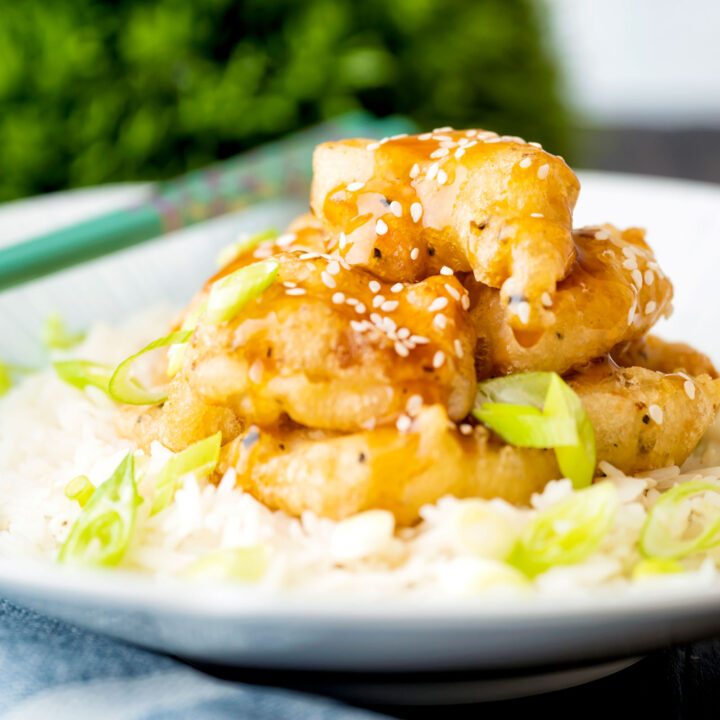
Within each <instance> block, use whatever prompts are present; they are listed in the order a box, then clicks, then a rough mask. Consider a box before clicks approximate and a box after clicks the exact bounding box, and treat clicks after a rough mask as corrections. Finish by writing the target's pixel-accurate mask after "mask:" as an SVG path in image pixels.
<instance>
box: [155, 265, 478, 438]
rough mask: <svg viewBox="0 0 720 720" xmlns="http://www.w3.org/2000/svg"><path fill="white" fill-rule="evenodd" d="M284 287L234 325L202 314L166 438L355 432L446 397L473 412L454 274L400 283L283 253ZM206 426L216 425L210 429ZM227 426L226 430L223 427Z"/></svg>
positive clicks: (467, 333)
mask: <svg viewBox="0 0 720 720" xmlns="http://www.w3.org/2000/svg"><path fill="white" fill-rule="evenodd" d="M274 259H275V260H276V261H277V262H278V263H279V264H280V269H279V273H278V277H277V279H276V281H275V282H274V284H273V285H272V286H271V287H270V288H269V289H268V290H266V291H265V292H264V293H263V294H262V295H261V296H260V297H259V298H257V299H255V300H252V301H250V303H248V304H247V305H246V306H245V307H244V308H243V309H242V311H241V312H240V313H239V314H238V315H237V316H236V317H235V318H233V319H232V320H230V321H228V322H226V323H222V324H219V325H218V324H212V323H209V322H207V321H205V320H204V318H203V317H202V316H201V317H200V320H199V322H198V325H197V327H196V329H195V332H194V334H193V337H192V338H191V341H190V343H189V344H188V346H187V348H186V349H185V353H184V359H183V364H182V369H181V371H180V372H179V373H178V375H177V376H176V377H175V378H174V379H173V380H172V382H171V384H170V389H169V397H168V401H167V402H166V403H165V406H164V408H163V418H162V420H161V421H160V422H161V429H160V430H159V431H158V435H159V437H160V438H161V439H162V441H163V442H164V443H165V444H166V445H168V446H169V447H171V448H172V449H176V448H182V447H185V446H186V445H188V444H190V443H191V442H194V441H195V440H197V439H199V437H198V435H200V436H201V437H205V436H207V435H210V434H212V433H213V432H216V431H217V430H218V429H224V428H226V427H230V426H229V425H228V422H227V419H226V418H225V417H221V416H219V415H218V414H217V410H216V411H215V415H213V413H212V412H210V410H209V409H208V408H215V409H218V408H223V409H225V411H227V410H229V411H230V412H231V415H232V416H233V417H234V418H236V420H237V423H239V424H240V425H244V426H247V425H249V424H253V423H254V424H257V425H260V426H263V427H268V426H272V425H273V424H275V423H277V422H279V421H281V420H282V419H283V418H284V417H285V416H288V417H290V418H291V419H292V420H293V421H295V422H297V423H300V424H302V425H306V426H308V427H315V428H324V429H331V430H342V431H355V430H359V429H361V428H363V427H369V426H372V425H373V424H375V423H382V422H390V421H394V420H395V418H396V417H397V416H398V415H399V414H401V413H403V412H404V411H405V410H406V408H407V407H414V406H417V405H422V404H423V403H424V404H434V403H440V404H442V405H443V406H445V407H446V408H447V411H448V415H449V416H450V417H451V418H453V419H460V418H463V417H465V415H467V413H468V411H469V410H470V407H471V405H472V402H473V399H474V395H475V383H476V374H475V367H474V359H473V351H474V347H475V333H474V330H473V328H472V325H471V324H470V322H469V318H468V315H467V312H466V311H465V309H464V306H465V307H466V306H467V294H466V292H465V290H464V288H463V287H462V285H461V284H460V283H459V281H458V280H457V279H456V278H454V277H446V276H443V275H436V276H433V277H430V278H428V279H427V280H424V281H422V282H420V283H417V284H413V285H403V284H400V283H394V284H392V285H390V284H387V283H381V282H379V281H378V280H375V279H374V278H373V277H372V276H371V275H369V274H367V273H365V272H363V271H361V270H353V269H350V268H349V267H347V266H346V267H343V266H342V265H341V264H340V262H338V261H337V260H329V259H328V258H327V257H326V256H319V255H318V254H317V253H315V254H311V253H308V254H300V253H282V254H279V255H276V256H274ZM206 421H209V423H208V424H206ZM218 423H220V425H218Z"/></svg>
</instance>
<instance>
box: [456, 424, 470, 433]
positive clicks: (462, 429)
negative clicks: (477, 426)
mask: <svg viewBox="0 0 720 720" xmlns="http://www.w3.org/2000/svg"><path fill="white" fill-rule="evenodd" d="M459 429H460V432H461V433H462V434H463V435H471V434H472V431H473V429H472V425H470V423H461V424H460V428H459Z"/></svg>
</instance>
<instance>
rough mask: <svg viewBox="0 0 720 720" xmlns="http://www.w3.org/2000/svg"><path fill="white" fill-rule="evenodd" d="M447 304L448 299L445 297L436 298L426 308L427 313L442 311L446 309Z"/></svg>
mask: <svg viewBox="0 0 720 720" xmlns="http://www.w3.org/2000/svg"><path fill="white" fill-rule="evenodd" d="M447 304H448V299H447V298H446V297H437V298H435V299H434V300H433V301H432V302H431V303H430V306H429V307H428V311H429V312H437V311H438V310H442V309H443V308H446V307H447Z"/></svg>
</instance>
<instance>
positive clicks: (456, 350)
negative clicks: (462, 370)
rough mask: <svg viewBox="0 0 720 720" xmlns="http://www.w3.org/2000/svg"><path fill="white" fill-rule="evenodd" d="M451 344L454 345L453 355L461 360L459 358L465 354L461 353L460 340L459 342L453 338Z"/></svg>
mask: <svg viewBox="0 0 720 720" xmlns="http://www.w3.org/2000/svg"><path fill="white" fill-rule="evenodd" d="M453 344H454V346H455V354H456V355H457V356H458V357H459V358H461V357H462V356H463V355H464V354H465V353H463V346H462V343H461V342H460V340H459V339H458V338H455V340H454V342H453Z"/></svg>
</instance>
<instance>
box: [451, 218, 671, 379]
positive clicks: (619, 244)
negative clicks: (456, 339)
mask: <svg viewBox="0 0 720 720" xmlns="http://www.w3.org/2000/svg"><path fill="white" fill-rule="evenodd" d="M575 243H576V245H577V249H578V256H577V260H576V262H575V263H574V265H573V267H572V269H571V271H570V274H569V275H568V276H567V278H565V279H564V280H563V281H562V282H560V283H559V284H558V287H557V291H556V293H555V295H554V296H553V297H552V298H550V297H548V298H546V301H550V302H548V305H549V307H550V309H551V310H552V311H553V313H554V315H555V322H554V323H553V325H552V326H551V327H550V328H549V329H548V330H547V332H545V333H542V334H541V335H539V336H530V337H526V336H524V334H522V333H517V332H513V330H512V328H511V327H510V324H509V323H508V321H507V317H506V314H505V308H504V303H503V300H502V298H501V295H500V293H499V292H498V291H497V290H495V289H493V288H489V287H487V286H485V285H480V284H479V283H477V282H475V281H474V280H473V279H472V277H468V278H466V280H465V284H466V286H467V287H468V289H469V291H470V302H471V309H470V315H471V317H472V319H473V324H474V325H475V329H476V332H477V335H478V352H479V356H480V357H479V362H480V363H481V364H482V365H483V366H489V368H490V372H491V374H492V375H508V374H511V373H514V372H524V371H529V370H554V371H555V372H559V373H564V372H566V371H567V370H569V369H570V368H572V367H577V366H580V365H584V364H585V363H587V362H588V361H590V360H592V359H593V358H596V357H600V356H602V355H605V354H607V353H609V352H610V351H611V350H612V349H613V347H615V345H617V344H618V343H620V342H624V341H628V340H632V339H635V338H639V337H640V336H642V335H644V334H645V333H646V332H647V330H648V329H649V328H650V327H652V326H653V325H654V324H655V322H657V320H658V318H660V317H661V316H662V315H663V314H664V313H666V312H668V310H669V309H670V301H671V299H672V285H671V283H670V281H669V280H668V279H667V278H666V277H665V275H664V274H663V272H662V270H660V267H659V266H658V264H657V263H656V262H655V257H654V255H653V253H652V251H651V250H650V248H649V247H648V245H647V243H646V242H645V239H644V233H643V231H642V230H638V229H637V228H630V229H629V230H624V231H622V232H621V231H620V230H618V229H617V228H615V227H614V226H612V225H604V226H602V227H601V228H584V229H582V230H577V231H576V232H575ZM520 340H522V341H523V344H521V342H520Z"/></svg>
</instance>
